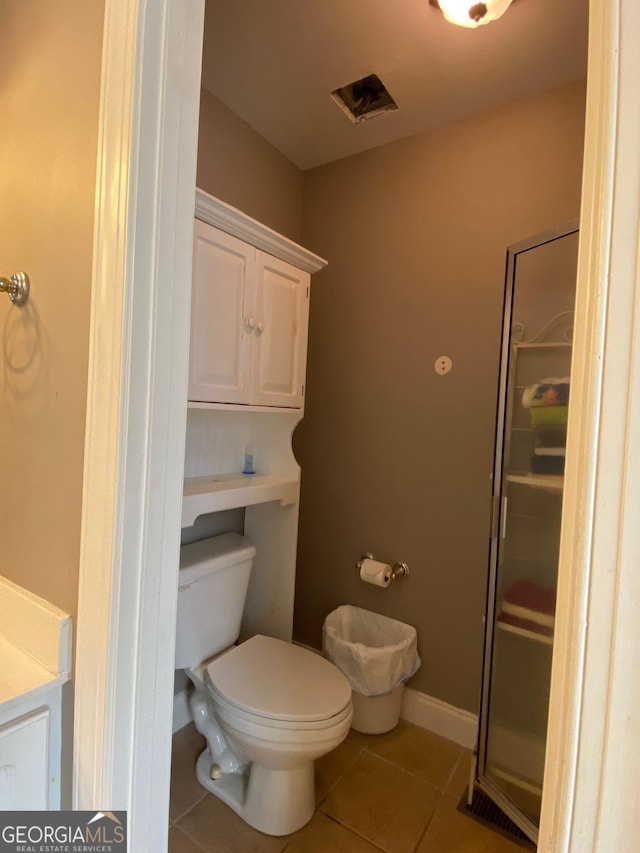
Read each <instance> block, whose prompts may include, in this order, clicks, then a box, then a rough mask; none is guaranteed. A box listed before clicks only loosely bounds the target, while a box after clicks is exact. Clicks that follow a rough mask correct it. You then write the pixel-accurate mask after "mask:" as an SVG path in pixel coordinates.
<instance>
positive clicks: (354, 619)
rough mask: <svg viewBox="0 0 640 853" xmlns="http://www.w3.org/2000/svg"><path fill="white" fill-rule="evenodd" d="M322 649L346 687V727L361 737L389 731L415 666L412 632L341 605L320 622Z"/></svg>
mask: <svg viewBox="0 0 640 853" xmlns="http://www.w3.org/2000/svg"><path fill="white" fill-rule="evenodd" d="M322 648H323V651H324V653H325V655H326V656H327V657H328V658H329V660H331V661H333V663H334V664H335V665H336V666H337V667H338V669H340V670H341V672H342V673H343V674H344V675H345V676H346V678H347V680H348V681H349V684H350V685H351V690H352V699H353V721H352V723H351V727H352V728H353V729H355V730H356V731H357V732H364V733H365V734H382V733H383V732H388V731H390V730H391V729H393V728H394V727H395V726H396V725H397V724H398V720H399V719H400V706H401V704H402V693H403V689H404V682H405V681H407V679H409V678H411V676H412V675H413V674H414V673H415V672H416V671H417V669H418V667H419V666H420V656H419V655H418V650H417V633H416V629H415V628H413V627H412V626H411V625H406V624H405V623H404V622H398V620H397V619H390V618H389V617H388V616H382V615H380V614H379V613H372V612H371V611H370V610H363V609H362V608H360V607H354V606H353V605H350V604H344V605H342V607H338V608H337V609H336V610H332V611H331V613H329V615H328V616H327V618H326V619H325V621H324V626H323V629H322Z"/></svg>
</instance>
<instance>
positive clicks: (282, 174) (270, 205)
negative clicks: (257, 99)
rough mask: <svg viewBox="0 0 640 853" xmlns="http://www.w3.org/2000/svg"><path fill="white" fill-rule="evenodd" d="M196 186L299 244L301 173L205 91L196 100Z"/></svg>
mask: <svg viewBox="0 0 640 853" xmlns="http://www.w3.org/2000/svg"><path fill="white" fill-rule="evenodd" d="M197 183H198V186H199V187H200V189H203V190H205V191H206V192H208V193H210V194H211V195H214V196H216V198H219V199H221V200H222V201H226V202H227V204H230V205H232V206H233V207H237V208H238V209H239V210H242V211H243V213H246V214H247V215H248V216H252V217H253V218H254V219H257V220H258V221H259V222H262V223H264V224H265V225H268V226H269V227H270V228H273V229H274V231H278V232H279V233H280V234H284V235H285V236H286V237H289V238H290V239H291V240H295V241H296V242H300V231H301V227H302V186H303V173H302V172H301V171H300V169H298V168H297V166H294V165H293V163H291V161H290V160H287V158H286V157H285V156H284V155H283V154H281V153H280V152H279V151H278V150H277V149H276V148H274V147H273V146H272V145H271V144H270V143H268V142H267V141H266V140H265V139H263V138H262V137H261V136H260V135H259V134H258V133H256V132H255V130H253V129H252V128H251V127H249V125H248V124H247V123H246V122H244V121H243V120H242V119H241V118H238V116H237V115H236V114H235V113H232V112H231V110H230V109H228V107H226V106H225V105H224V104H223V103H222V102H221V101H220V100H218V98H216V97H215V96H214V95H212V94H211V93H210V92H208V91H207V90H206V89H203V90H202V92H201V97H200V132H199V141H198V173H197Z"/></svg>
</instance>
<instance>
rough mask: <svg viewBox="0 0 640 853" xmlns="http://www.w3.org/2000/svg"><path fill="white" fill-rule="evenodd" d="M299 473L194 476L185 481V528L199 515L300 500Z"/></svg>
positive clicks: (183, 510)
mask: <svg viewBox="0 0 640 853" xmlns="http://www.w3.org/2000/svg"><path fill="white" fill-rule="evenodd" d="M299 489H300V481H299V478H298V475H297V474H296V475H277V474H217V475H215V476H211V477H191V478H188V479H186V480H185V482H184V492H183V498H182V527H191V525H192V524H193V523H194V521H195V520H196V518H197V517H198V516H199V515H203V514H204V513H207V512H220V511H221V510H225V509H236V508H237V507H244V506H253V505H254V504H260V503H267V502H268V501H280V503H281V504H282V505H283V506H284V505H287V504H295V503H297V501H298V495H299Z"/></svg>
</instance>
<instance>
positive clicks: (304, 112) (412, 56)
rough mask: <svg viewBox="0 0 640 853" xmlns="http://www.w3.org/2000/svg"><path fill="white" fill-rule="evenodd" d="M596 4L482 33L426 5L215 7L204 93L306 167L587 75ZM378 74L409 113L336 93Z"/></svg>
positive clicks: (542, 0) (535, 10)
mask: <svg viewBox="0 0 640 853" xmlns="http://www.w3.org/2000/svg"><path fill="white" fill-rule="evenodd" d="M587 16H588V0H560V2H559V1H558V0H517V2H515V3H514V4H513V5H512V6H511V7H510V8H509V9H508V10H507V12H506V13H505V15H504V16H503V17H502V18H501V19H500V20H498V21H496V22H494V23H492V24H488V25H487V26H484V27H480V28H478V29H475V30H469V29H463V28H461V27H456V26H453V25H451V24H449V23H447V22H446V21H445V20H444V18H443V16H442V14H441V13H440V12H439V10H438V9H435V8H434V7H433V6H430V5H429V2H428V0H206V21H205V38H204V58H203V69H202V82H203V86H204V87H205V88H206V89H208V90H209V91H210V92H212V93H213V94H214V95H216V96H217V97H218V98H219V99H220V100H221V101H222V102H223V103H225V104H226V105H227V106H228V107H229V108H230V109H231V110H233V112H235V113H236V114H237V115H239V116H240V117H241V118H243V119H244V120H245V121H246V122H247V123H248V124H250V125H251V126H252V127H253V128H254V129H255V130H256V131H257V132H258V133H260V134H261V135H262V136H263V137H264V138H265V139H267V140H268V141H269V142H270V143H271V144H272V145H274V146H275V147H276V148H277V149H278V150H279V151H281V152H282V153H283V154H284V155H286V157H288V158H289V159H290V160H291V161H292V162H293V163H295V164H296V165H297V166H298V167H299V168H301V169H309V168H312V167H314V166H318V165H320V164H322V163H327V162H330V161H332V160H337V159H339V158H341V157H346V156H349V155H351V154H356V153H358V152H360V151H364V150H367V149H369V148H375V147H377V146H379V145H385V144H386V143H389V142H393V141H395V140H397V139H402V138H404V137H407V136H412V135H413V134H416V133H421V132H422V131H425V130H429V129H431V128H435V127H439V126H442V125H445V124H449V123H450V122H453V121H457V120H459V119H462V118H465V117H467V116H471V115H475V114H478V113H481V112H484V111H485V110H488V109H492V108H495V107H498V106H500V105H501V104H505V103H508V102H509V101H513V100H515V99H517V98H522V97H526V96H528V95H535V94H537V93H539V92H542V91H544V90H546V89H552V88H555V87H557V86H562V85H564V84H565V83H569V82H572V81H575V80H580V79H583V78H584V77H585V76H586V65H587V59H586V56H587V29H588V20H587ZM372 73H375V74H377V75H378V76H379V77H380V78H381V79H382V82H383V83H384V84H385V86H386V87H387V89H388V90H389V92H390V93H391V95H392V96H393V98H394V99H395V101H396V102H397V104H398V107H399V109H398V110H397V111H394V112H387V113H384V114H382V115H379V116H377V117H375V118H372V119H370V120H368V121H364V122H361V123H359V124H357V125H354V124H352V123H351V122H350V121H349V119H348V118H347V117H346V116H345V115H344V113H343V112H342V111H341V110H340V109H339V107H338V106H337V105H336V104H335V103H334V101H333V100H332V98H331V97H330V92H332V91H333V90H334V89H336V88H338V87H340V86H344V85H346V84H347V83H351V82H352V81H354V80H357V79H359V78H361V77H365V76H367V75H369V74H372Z"/></svg>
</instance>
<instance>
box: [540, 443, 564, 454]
mask: <svg viewBox="0 0 640 853" xmlns="http://www.w3.org/2000/svg"><path fill="white" fill-rule="evenodd" d="M533 452H534V455H535V456H566V455H567V448H566V447H564V446H563V447H545V446H544V445H542V444H538V445H536V447H534V448H533Z"/></svg>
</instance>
